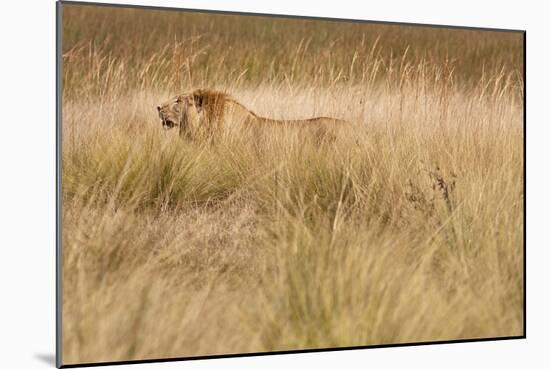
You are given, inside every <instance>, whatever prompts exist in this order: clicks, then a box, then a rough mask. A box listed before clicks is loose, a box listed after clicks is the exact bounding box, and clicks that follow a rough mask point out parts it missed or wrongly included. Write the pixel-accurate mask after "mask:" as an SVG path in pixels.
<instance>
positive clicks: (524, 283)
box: [523, 31, 527, 338]
mask: <svg viewBox="0 0 550 369" xmlns="http://www.w3.org/2000/svg"><path fill="white" fill-rule="evenodd" d="M523 335H524V336H525V338H527V31H523Z"/></svg>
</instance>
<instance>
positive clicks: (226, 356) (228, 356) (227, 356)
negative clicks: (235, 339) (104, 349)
mask: <svg viewBox="0 0 550 369" xmlns="http://www.w3.org/2000/svg"><path fill="white" fill-rule="evenodd" d="M525 338H526V337H525V335H521V336H508V337H491V338H468V339H459V340H449V341H426V342H407V343H391V344H383V345H371V346H351V347H330V348H319V349H304V350H288V351H264V352H248V353H239V354H223V355H208V356H189V357H174V358H163V359H145V360H126V361H105V362H97V363H82V364H66V365H62V366H61V367H60V368H85V367H95V366H107V365H128V364H149V363H165V362H181V361H192V360H210V359H232V358H240V357H250V356H256V357H258V356H270V355H288V354H310V353H318V352H336V351H353V350H363V349H377V348H392V347H416V346H431V345H444V344H455V343H475V342H495V341H509V340H520V339H525Z"/></svg>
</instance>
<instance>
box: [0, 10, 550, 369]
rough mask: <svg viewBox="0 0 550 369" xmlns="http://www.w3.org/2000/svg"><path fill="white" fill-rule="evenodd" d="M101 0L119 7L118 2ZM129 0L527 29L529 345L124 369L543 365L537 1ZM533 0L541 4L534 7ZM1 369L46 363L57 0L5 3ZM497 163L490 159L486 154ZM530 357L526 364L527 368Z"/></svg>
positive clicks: (51, 346)
mask: <svg viewBox="0 0 550 369" xmlns="http://www.w3.org/2000/svg"><path fill="white" fill-rule="evenodd" d="M105 2H111V3H117V2H118V1H109V0H105ZM127 2H131V3H134V4H144V5H165V6H174V7H188V8H202V9H221V10H234V11H248V12H261V13H278V14H296V15H311V16H324V17H339V18H354V19H370V20H385V21H400V22H414V23H431V24H448V25H467V26H483V27H497V28H514V29H526V30H527V40H528V41H527V50H528V52H527V60H528V63H527V100H528V105H527V110H528V114H527V157H528V162H527V178H528V180H527V219H528V222H527V230H528V231H527V232H528V235H527V263H528V269H527V275H528V277H527V278H528V279H527V280H528V283H527V302H528V307H527V337H528V338H527V340H518V341H501V342H482V343H468V344H458V345H457V344H447V345H436V346H419V347H405V348H390V349H373V350H359V351H342V352H326V353H315V354H300V355H282V356H281V355H278V356H264V357H251V358H239V359H218V360H201V361H191V362H173V363H163V364H147V365H132V366H131V367H132V368H136V369H137V368H142V367H143V368H145V367H150V368H153V367H155V368H179V367H186V368H197V369H198V368H201V369H205V368H219V367H224V368H239V369H240V368H281V367H285V368H302V367H307V366H318V367H325V368H332V367H346V368H348V367H349V368H360V367H361V368H363V367H365V366H366V365H368V366H373V367H390V368H392V367H407V368H423V369H425V368H440V367H446V368H461V369H462V368H469V367H475V368H477V367H487V368H489V367H500V368H515V369H517V368H519V367H522V366H524V365H525V364H527V365H525V366H527V367H531V366H533V367H539V368H540V367H547V368H548V367H550V366H548V363H549V362H550V360H549V359H548V356H547V352H545V350H544V348H546V349H547V350H548V347H550V344H549V343H548V342H549V340H548V337H549V336H550V332H549V330H550V326H549V324H548V315H549V314H550V305H549V303H548V301H549V297H548V296H549V292H548V291H549V290H550V289H549V288H548V286H547V282H548V280H549V273H548V269H550V265H549V263H550V253H549V251H548V250H549V247H550V242H549V237H548V225H550V224H549V223H548V211H547V209H549V206H550V204H549V196H548V193H549V192H550V191H549V188H550V187H549V183H548V177H549V175H548V173H549V171H548V169H549V166H548V159H547V158H550V155H549V153H548V146H550V145H549V144H548V143H547V141H548V139H549V138H550V137H549V134H548V133H549V124H550V119H549V117H548V106H550V99H549V93H548V87H549V83H550V81H549V78H548V76H549V73H548V69H549V67H550V59H549V52H548V50H549V48H550V42H549V40H548V37H549V35H550V32H548V23H549V19H548V12H547V11H546V10H545V9H544V8H545V7H544V4H545V2H543V1H539V2H535V1H532V2H531V1H519V0H516V1H502V0H501V1H486V0H485V1H480V0H475V1H471V0H461V1H453V2H445V1H438V0H432V1H420V0H415V1H407V0H402V1H396V0H386V1H376V2H373V3H369V2H366V1H357V0H355V1H353V0H338V1H336V2H334V1H331V2H326V3H321V2H318V1H311V2H309V1H305V0H269V1H261V2H260V1H257V0H256V1H254V0H233V1H231V2H228V1H227V0H225V1H222V0H202V1H198V0H197V1H182V0H180V1H177V0H172V1H166V0H165V1H161V0H149V1H146V0H142V1H131V0H127ZM537 3H538V4H537ZM0 14H1V19H0V27H1V32H0V37H1V40H2V42H1V44H0V64H1V67H0V74H1V78H0V91H1V94H2V96H1V97H0V98H1V100H0V101H1V105H0V107H1V109H2V114H0V170H1V176H0V263H1V265H0V273H1V275H0V277H1V278H0V286H1V290H0V367H3V368H19V367H22V368H23V367H24V368H35V367H36V368H40V367H53V359H54V356H53V355H54V352H55V319H54V318H55V288H54V284H55V165H54V163H55V121H54V117H55V94H54V91H55V89H54V88H55V73H54V71H55V3H54V1H53V0H36V1H22V0H17V1H15V0H11V1H5V2H2V5H1V10H0ZM494 159H495V160H498V158H494ZM529 364H530V365H529Z"/></svg>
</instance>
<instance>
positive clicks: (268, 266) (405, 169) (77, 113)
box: [62, 5, 524, 364]
mask: <svg viewBox="0 0 550 369" xmlns="http://www.w3.org/2000/svg"><path fill="white" fill-rule="evenodd" d="M63 24H64V33H63V36H64V47H63V68H64V69H63V71H64V74H63V81H64V86H63V142H62V145H63V146H62V148H63V156H62V160H63V178H62V180H63V188H62V189H63V361H64V363H65V364H69V363H82V362H97V361H113V360H131V359H153V358H162V357H181V356H196V355H209V354H228V353H240V352H259V351H280V350H288V349H305V348H324V347H339V346H357V345H369V344H383V343H400V342H418V341H436V340H449V339H461V338H478V337H498V336H515V335H521V334H523V331H522V329H523V325H522V324H523V313H524V312H523V269H522V267H523V238H522V236H523V214H524V208H523V196H524V194H523V179H522V178H523V167H524V161H523V147H522V142H523V130H522V119H523V117H522V114H523V106H522V101H523V90H522V84H523V81H522V74H521V71H522V68H523V66H522V64H521V63H522V37H521V35H520V34H514V33H496V32H480V31H467V30H446V29H434V28H429V29H428V28H408V27H399V26H388V25H371V24H347V23H341V22H340V23H331V22H324V21H323V22H313V21H303V20H289V19H279V18H277V19H273V18H245V21H243V20H242V18H238V17H235V16H228V15H211V14H208V15H206V14H196V13H195V14H186V13H170V12H160V11H157V12H145V11H139V10H134V9H114V8H92V7H89V6H76V5H64V23H63ZM197 87H209V88H219V89H222V90H224V91H227V92H229V93H231V94H232V95H233V96H235V97H236V98H237V99H238V100H239V101H241V102H242V103H243V104H245V105H246V106H248V107H249V108H251V109H252V110H254V111H256V112H257V113H259V114H261V115H264V116H270V117H274V118H302V117H309V116H313V115H327V116H334V117H339V118H345V119H348V120H350V121H352V122H354V127H353V130H352V131H347V132H345V131H344V132H341V135H340V137H338V140H337V141H336V142H335V143H333V144H329V145H318V144H315V142H314V141H311V142H310V141H303V140H301V139H300V137H296V136H294V135H292V134H289V132H273V133H270V135H268V136H267V137H264V138H263V139H261V140H254V141H251V140H250V139H248V138H247V137H244V136H243V137H239V136H230V137H224V138H223V139H221V140H218V141H217V142H216V143H215V145H211V144H206V143H201V142H189V141H185V140H182V139H180V138H179V137H177V134H176V133H175V132H172V131H168V132H165V131H162V129H161V125H160V122H159V121H158V118H157V116H156V112H155V109H154V107H155V106H156V105H157V104H158V103H159V102H161V101H163V100H164V99H165V98H167V97H169V96H170V95H172V94H174V93H176V92H181V91H187V90H190V89H192V88H197Z"/></svg>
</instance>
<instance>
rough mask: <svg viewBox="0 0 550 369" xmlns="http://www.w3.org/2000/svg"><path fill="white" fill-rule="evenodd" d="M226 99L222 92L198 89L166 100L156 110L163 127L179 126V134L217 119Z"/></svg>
mask: <svg viewBox="0 0 550 369" xmlns="http://www.w3.org/2000/svg"><path fill="white" fill-rule="evenodd" d="M226 100H227V95H226V94H224V93H221V92H217V91H210V90H202V89H199V90H195V91H193V92H190V93H186V94H183V95H179V96H176V97H174V98H172V99H170V100H168V101H167V102H165V103H163V104H161V105H159V106H157V111H158V114H159V117H160V120H161V123H162V126H163V128H164V129H171V128H174V127H179V129H180V133H181V134H187V133H191V132H193V131H196V130H197V129H198V128H200V127H199V126H201V125H205V124H206V125H210V124H212V123H213V122H215V121H219V120H220V119H221V117H222V116H223V107H224V106H225V105H224V104H225V102H226Z"/></svg>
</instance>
